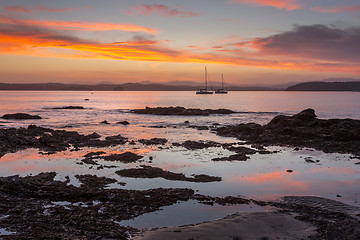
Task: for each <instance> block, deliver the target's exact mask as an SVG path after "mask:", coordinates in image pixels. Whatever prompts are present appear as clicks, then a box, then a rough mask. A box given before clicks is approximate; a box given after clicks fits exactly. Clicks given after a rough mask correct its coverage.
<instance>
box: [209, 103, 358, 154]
mask: <svg viewBox="0 0 360 240" xmlns="http://www.w3.org/2000/svg"><path fill="white" fill-rule="evenodd" d="M213 131H215V132H216V134H218V135H220V136H226V137H236V138H238V139H239V140H243V141H246V142H247V143H249V144H260V145H265V146H271V145H279V146H291V147H310V148H315V149H318V150H321V151H324V152H326V153H335V152H337V153H350V154H354V155H357V156H360V120H354V119H328V120H325V119H318V118H317V116H316V114H315V111H314V110H313V109H306V110H303V111H301V112H300V113H298V114H295V115H293V116H283V115H279V116H276V117H274V118H273V119H272V120H271V121H270V122H269V123H268V124H266V125H263V126H261V125H259V124H256V123H246V124H239V125H236V126H225V127H217V128H214V129H213Z"/></svg>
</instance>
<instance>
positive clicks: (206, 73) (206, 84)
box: [205, 66, 207, 90]
mask: <svg viewBox="0 0 360 240" xmlns="http://www.w3.org/2000/svg"><path fill="white" fill-rule="evenodd" d="M205 90H207V69H206V66H205Z"/></svg>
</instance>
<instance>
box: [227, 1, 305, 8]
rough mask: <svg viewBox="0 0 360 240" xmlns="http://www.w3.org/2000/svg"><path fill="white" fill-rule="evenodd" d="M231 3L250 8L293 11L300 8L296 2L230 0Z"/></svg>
mask: <svg viewBox="0 0 360 240" xmlns="http://www.w3.org/2000/svg"><path fill="white" fill-rule="evenodd" d="M232 3H241V4H246V5H252V6H271V7H276V8H278V9H286V10H295V9H300V8H301V7H302V6H301V5H300V4H299V3H297V1H296V0H232Z"/></svg>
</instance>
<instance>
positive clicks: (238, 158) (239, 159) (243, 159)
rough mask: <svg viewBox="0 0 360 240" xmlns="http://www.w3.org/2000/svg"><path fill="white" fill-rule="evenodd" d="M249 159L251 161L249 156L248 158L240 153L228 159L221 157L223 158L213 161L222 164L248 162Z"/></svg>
mask: <svg viewBox="0 0 360 240" xmlns="http://www.w3.org/2000/svg"><path fill="white" fill-rule="evenodd" d="M247 159H249V157H248V156H246V155H245V154H244V153H238V154H233V155H230V156H228V157H221V158H213V159H211V161H215V162H222V161H230V162H232V161H246V160H247Z"/></svg>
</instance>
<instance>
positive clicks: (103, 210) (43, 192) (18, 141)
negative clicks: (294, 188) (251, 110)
mask: <svg viewBox="0 0 360 240" xmlns="http://www.w3.org/2000/svg"><path fill="white" fill-rule="evenodd" d="M16 116H18V115H16ZM21 117H23V115H21ZM28 117H32V118H33V117H34V116H28ZM189 127H191V128H195V129H198V130H203V127H202V126H194V125H192V126H189ZM289 129H291V131H289ZM359 129H360V120H351V119H342V120H341V119H339V120H336V121H334V120H319V119H317V117H316V115H315V112H314V110H312V109H306V110H304V111H302V112H300V113H298V114H295V115H293V116H276V117H275V118H274V119H273V120H271V121H270V122H269V123H268V124H267V125H264V126H260V125H258V124H253V123H248V124H242V125H241V124H240V125H237V126H216V125H215V126H210V127H207V129H206V130H210V131H212V132H213V133H216V134H218V135H224V136H226V137H228V136H231V137H236V138H238V139H239V140H246V142H245V143H246V145H242V146H239V145H238V143H237V142H236V143H218V142H214V141H190V140H188V141H185V142H182V143H171V146H172V147H182V148H184V149H186V150H185V151H193V150H197V149H200V150H201V149H209V148H212V147H219V148H223V149H226V150H227V151H230V152H233V153H234V154H233V155H230V156H228V157H219V158H214V159H212V161H215V162H221V161H224V162H232V161H246V160H247V159H249V158H250V157H249V156H252V155H254V154H258V155H264V156H268V155H271V154H274V153H275V152H272V151H269V150H267V149H266V147H267V146H273V145H275V146H281V145H286V146H291V147H295V148H301V147H313V148H315V149H319V150H323V151H324V148H323V145H324V143H326V144H325V145H326V146H327V148H326V149H325V150H327V151H329V152H342V153H347V154H352V156H353V157H354V158H356V159H359V145H357V144H356V143H357V142H358V141H359V140H360V139H359V135H357V134H359V133H360V131H359ZM295 132H297V133H302V134H294V133H295ZM308 132H311V134H309V133H308ZM229 133H231V134H229ZM271 136H272V137H271ZM0 138H1V141H2V143H3V145H2V147H1V149H0V150H1V152H0V158H1V157H2V156H4V155H6V154H7V153H16V152H17V151H19V150H23V149H28V148H35V149H38V150H39V151H41V154H44V155H49V156H50V155H53V154H56V153H61V152H64V151H73V152H78V151H80V150H81V149H88V150H89V149H98V151H88V150H87V153H86V154H85V155H83V156H82V160H81V162H80V163H79V164H81V165H84V166H86V167H89V169H93V168H96V169H98V170H100V169H103V168H115V169H116V168H118V166H113V164H114V163H117V162H121V163H122V164H133V163H140V164H141V165H140V168H139V166H137V167H136V168H128V169H127V171H126V174H129V172H130V173H131V174H130V175H124V176H125V177H130V178H141V179H151V178H162V179H166V180H168V181H188V182H200V183H206V182H219V181H221V180H222V179H221V178H219V177H218V176H212V175H206V174H199V175H195V174H194V175H192V176H191V177H186V176H185V175H184V174H180V173H176V172H171V171H165V170H163V169H161V168H155V167H150V166H145V165H144V163H141V161H144V160H141V159H142V158H143V156H140V155H137V154H135V153H131V152H124V153H116V154H114V153H111V152H106V151H105V152H104V151H100V150H101V149H107V148H110V147H114V146H123V145H125V144H129V145H132V144H142V145H146V146H148V145H149V146H158V147H160V148H162V147H163V146H165V145H166V144H170V143H167V139H165V138H151V139H139V140H137V141H136V142H135V141H134V140H131V139H128V138H125V137H123V136H121V135H119V134H118V135H114V136H107V137H105V138H101V136H100V135H99V134H97V133H93V134H89V135H83V134H79V133H78V132H75V131H71V132H70V131H65V130H54V129H49V128H43V127H38V126H36V125H29V126H28V128H18V129H14V128H13V129H5V128H1V129H0ZM320 143H321V144H320ZM247 145H251V147H248V146H247ZM126 146H127V145H126ZM167 146H168V147H169V145H167ZM339 146H340V148H339ZM339 149H341V150H339ZM152 160H153V159H150V158H149V160H148V162H146V163H147V164H149V163H151V162H152ZM305 161H308V162H309V163H315V161H313V160H311V159H305ZM104 163H107V164H111V165H107V164H104ZM144 170H146V171H144ZM287 171H289V173H290V171H292V170H290V169H289V170H287ZM114 173H116V174H118V175H120V176H121V174H125V172H124V171H123V170H122V171H116V172H114ZM55 176H56V173H45V172H43V173H40V174H38V175H35V176H26V177H19V176H10V177H1V178H0V194H1V197H2V198H3V199H4V200H5V201H3V202H2V205H1V206H0V230H1V229H3V230H4V229H5V230H6V231H9V232H12V233H13V234H8V235H6V234H5V235H4V236H3V237H4V239H16V237H18V238H21V237H24V236H29V239H36V238H42V237H45V236H48V237H49V236H51V237H55V236H61V237H63V238H64V239H67V238H68V239H71V238H79V237H81V236H84V237H86V238H87V239H97V238H99V237H103V238H107V239H127V238H129V236H127V234H128V233H131V234H134V238H133V237H131V236H130V239H191V238H193V239H226V238H221V236H222V237H223V236H228V239H253V238H255V239H273V238H275V237H280V238H284V239H299V238H300V239H301V238H308V237H310V238H311V239H326V238H329V237H332V236H335V238H333V239H337V238H336V237H337V236H347V237H348V239H356V238H354V237H358V236H359V233H360V231H359V216H360V215H359V214H360V211H359V208H358V207H352V206H349V205H346V204H343V203H340V202H337V201H334V200H329V199H325V198H318V197H284V199H283V201H276V202H275V201H274V202H270V201H269V202H263V201H256V200H252V199H246V198H240V197H233V196H227V197H223V198H220V197H211V196H204V195H200V194H196V193H195V191H194V189H189V188H187V189H185V188H174V189H163V188H155V189H149V190H143V191H140V190H124V189H113V188H107V186H108V185H109V184H113V183H116V184H118V185H123V184H125V183H122V182H118V181H116V180H115V179H113V178H107V177H99V176H96V175H90V174H87V175H76V176H75V177H76V178H77V179H78V181H79V182H81V185H80V186H79V187H75V186H72V185H69V182H70V179H69V178H66V180H65V181H59V180H56V179H55ZM189 199H193V200H196V201H198V202H199V203H202V204H209V205H212V204H214V203H216V204H224V205H233V204H248V203H249V202H253V203H255V204H259V205H269V206H272V207H274V210H273V211H271V212H258V213H235V214H233V215H230V216H228V217H226V218H223V219H220V220H214V221H210V222H205V223H201V224H196V225H188V226H180V227H168V228H162V229H156V230H149V231H145V232H141V233H137V231H138V230H136V229H132V228H130V227H124V226H120V225H119V224H118V222H120V221H121V220H126V219H131V218H134V217H136V216H140V215H142V214H144V213H148V212H153V211H157V210H159V209H161V207H163V206H169V205H172V204H174V203H176V202H177V201H188V200H189ZM119 209H121V211H119ZM20 216H21V217H20ZM85 220H86V221H85ZM83 221H85V223H84V224H81V222H83ZM59 222H60V223H61V224H60V225H59V226H57V225H56V224H58V223H59ZM91 222H96V224H95V225H96V226H92V227H91V224H92V223H91ZM344 223H346V225H344ZM24 225H26V226H27V228H26V230H24ZM105 226H107V227H105ZM49 229H52V232H53V233H51V234H50V232H49ZM74 229H75V230H76V231H74ZM259 229H261V231H260V230H259ZM39 231H40V232H39ZM99 239H100V238H99ZM340 239H341V238H340Z"/></svg>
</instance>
